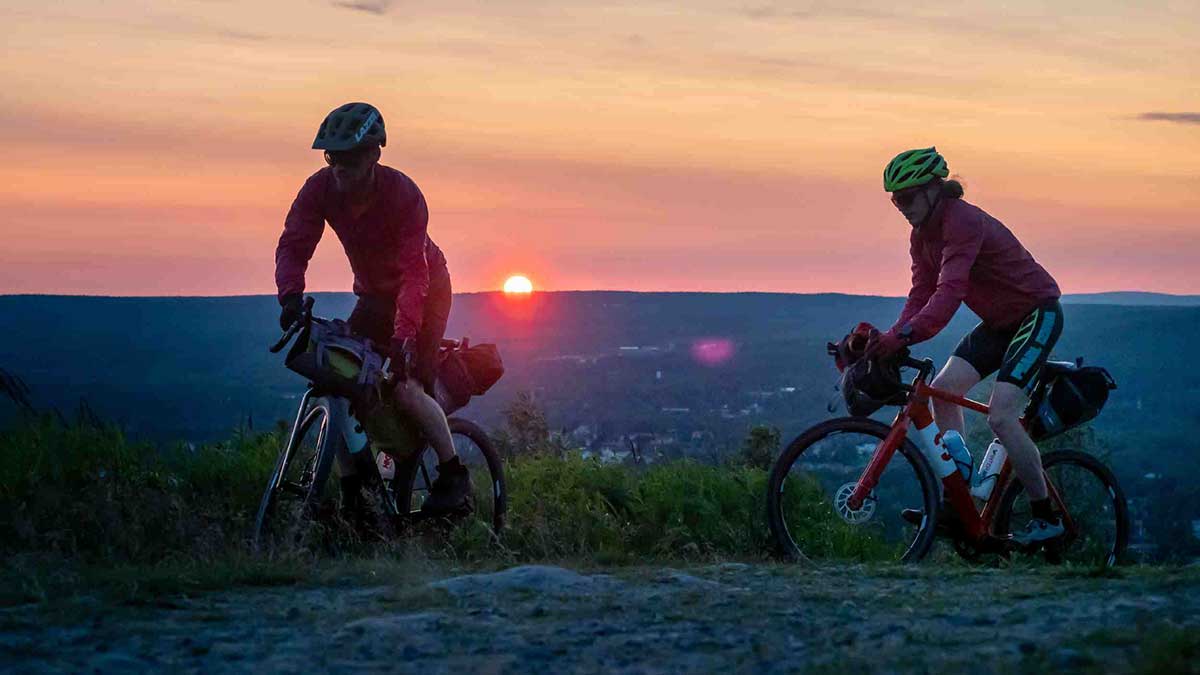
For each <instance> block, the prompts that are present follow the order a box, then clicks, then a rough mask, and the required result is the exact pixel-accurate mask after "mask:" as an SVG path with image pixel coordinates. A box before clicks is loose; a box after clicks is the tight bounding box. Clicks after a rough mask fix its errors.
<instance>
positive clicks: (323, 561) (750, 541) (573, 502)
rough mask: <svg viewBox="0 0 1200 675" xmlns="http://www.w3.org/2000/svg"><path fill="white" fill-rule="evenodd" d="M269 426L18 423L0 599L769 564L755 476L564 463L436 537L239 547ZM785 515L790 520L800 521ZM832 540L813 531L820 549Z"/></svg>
mask: <svg viewBox="0 0 1200 675" xmlns="http://www.w3.org/2000/svg"><path fill="white" fill-rule="evenodd" d="M281 440H282V438H281V434H280V433H279V432H268V433H259V434H235V435H234V437H233V438H231V439H230V440H229V441H226V442H223V443H217V444H212V445H205V446H202V447H192V446H188V445H184V444H177V445H172V446H167V447H156V446H153V445H150V444H145V443H135V442H131V441H129V440H128V439H126V438H125V437H124V436H123V435H122V434H121V432H120V431H119V430H117V429H116V428H113V427H108V426H103V425H96V424H67V423H64V422H62V421H61V420H59V419H57V418H52V417H49V416H45V417H28V418H26V419H25V420H24V421H23V422H22V423H21V424H19V425H17V426H15V427H13V428H11V429H8V430H5V431H3V432H0V572H3V573H4V581H3V582H0V602H2V603H4V604H9V605H11V604H14V603H23V602H39V601H44V600H46V599H50V598H54V597H62V596H64V595H68V594H70V593H71V592H73V590H72V589H89V588H92V589H100V590H101V591H102V592H104V593H109V594H112V595H114V596H116V597H118V598H132V597H141V596H143V595H147V594H149V595H153V594H154V593H156V592H160V591H162V592H165V591H177V592H191V591H198V590H206V589H213V588H225V587H229V586H231V585H272V584H286V583H297V582H299V581H301V580H305V579H314V578H318V577H321V576H322V575H323V574H324V573H325V572H324V570H327V569H334V568H339V567H341V568H343V569H341V570H340V571H344V568H345V566H346V565H348V564H350V563H349V562H347V561H355V560H356V561H360V562H358V563H355V564H358V565H360V566H366V567H370V566H371V565H377V564H380V563H379V560H380V559H381V558H386V559H390V560H396V561H400V563H401V564H405V565H410V564H418V565H426V566H427V565H429V564H436V565H437V566H439V567H442V568H446V567H451V568H453V567H469V568H473V569H478V568H486V567H490V566H496V565H505V564H512V563H519V562H528V561H539V562H541V561H560V560H571V561H574V562H575V563H576V564H582V565H585V566H606V565H616V564H629V563H635V562H636V563H645V562H650V561H655V560H671V561H676V562H678V561H706V560H715V559H723V560H727V559H755V560H762V559H765V558H766V557H768V555H769V553H770V548H769V546H768V541H769V534H768V528H767V525H766V518H765V514H764V508H763V501H762V499H763V494H764V493H765V486H766V472H765V471H764V470H762V469H757V468H750V467H744V466H708V465H701V464H697V463H693V462H686V461H683V462H672V463H669V464H663V465H654V466H649V467H633V466H622V465H603V464H600V463H598V462H596V461H593V460H585V459H582V458H581V457H580V456H578V455H577V454H568V455H567V456H566V457H564V458H557V457H545V456H543V457H519V458H517V459H513V460H509V461H508V462H507V463H506V467H505V471H506V477H507V481H508V488H509V494H510V501H509V519H508V522H509V527H508V528H507V529H506V531H505V532H504V533H503V536H502V537H501V538H500V539H499V540H497V539H496V538H495V537H494V536H492V534H491V533H490V531H489V530H488V529H487V528H486V527H485V526H483V525H482V523H476V524H475V525H474V526H468V527H460V528H457V529H455V530H453V531H452V532H451V533H450V535H449V537H448V538H447V537H442V538H435V539H430V538H428V537H427V538H424V539H417V540H410V541H401V542H396V543H389V544H379V545H366V544H362V543H361V542H358V541H354V540H352V539H350V540H347V539H343V540H341V541H339V542H338V546H337V551H338V554H337V555H334V556H331V555H330V552H329V550H328V549H323V550H301V551H288V552H284V553H283V554H282V555H280V556H277V557H275V558H272V559H267V560H264V559H261V558H258V557H255V556H253V555H252V554H251V552H250V548H249V541H248V539H249V535H250V531H251V527H252V522H253V516H254V514H255V511H256V509H257V506H258V501H259V498H260V497H261V491H262V489H263V486H264V483H265V481H266V478H267V476H268V475H269V474H270V472H271V470H272V468H273V466H274V461H275V457H276V452H277V449H278V448H279V446H280V444H281ZM800 517H801V516H800V514H797V520H799V519H800ZM839 537H842V535H840V534H839V535H838V536H836V537H834V536H830V537H825V539H827V540H829V541H834V540H838V539H839Z"/></svg>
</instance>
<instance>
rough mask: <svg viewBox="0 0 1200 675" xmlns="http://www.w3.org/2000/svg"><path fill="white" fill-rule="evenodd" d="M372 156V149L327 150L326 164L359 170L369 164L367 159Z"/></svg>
mask: <svg viewBox="0 0 1200 675" xmlns="http://www.w3.org/2000/svg"><path fill="white" fill-rule="evenodd" d="M370 154H371V149H370V148H364V149H362V150H326V151H325V163H326V164H328V165H329V166H345V167H352V168H357V167H361V166H363V165H364V164H366V163H367V158H368V157H369V156H370Z"/></svg>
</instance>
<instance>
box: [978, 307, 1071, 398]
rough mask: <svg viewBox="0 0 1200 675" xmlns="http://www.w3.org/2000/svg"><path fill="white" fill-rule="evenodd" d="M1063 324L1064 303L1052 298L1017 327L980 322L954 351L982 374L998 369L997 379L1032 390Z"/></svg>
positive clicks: (988, 373)
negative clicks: (998, 326)
mask: <svg viewBox="0 0 1200 675" xmlns="http://www.w3.org/2000/svg"><path fill="white" fill-rule="evenodd" d="M1062 327H1063V314H1062V305H1061V304H1060V303H1059V301H1058V300H1049V301H1046V302H1044V303H1042V304H1040V305H1038V306H1037V307H1035V308H1034V309H1033V311H1032V312H1030V313H1029V315H1028V316H1026V317H1025V318H1024V319H1023V320H1022V321H1021V323H1019V324H1017V325H1016V327H1014V328H1011V329H1006V330H995V329H993V328H988V327H987V326H985V325H983V324H982V323H981V324H979V325H978V326H976V327H975V328H974V329H973V330H972V331H971V332H970V333H967V334H966V335H965V336H963V339H962V340H960V341H959V343H958V347H956V348H955V349H954V355H955V356H957V357H958V358H960V359H963V360H964V361H966V362H967V363H969V364H971V366H972V367H974V368H975V370H977V371H979V376H980V377H987V376H988V375H991V374H992V373H996V381H997V382H1008V383H1010V384H1015V385H1017V386H1018V387H1020V388H1021V389H1023V390H1025V393H1026V394H1029V393H1030V392H1031V391H1032V390H1033V387H1034V386H1035V385H1036V384H1037V378H1038V374H1039V373H1041V371H1042V366H1044V365H1045V364H1046V360H1047V359H1049V358H1050V350H1051V349H1053V348H1054V344H1055V343H1056V342H1058V336H1059V335H1061V334H1062Z"/></svg>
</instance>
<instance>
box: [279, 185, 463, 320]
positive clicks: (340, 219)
mask: <svg viewBox="0 0 1200 675" xmlns="http://www.w3.org/2000/svg"><path fill="white" fill-rule="evenodd" d="M375 181H376V183H375V190H376V193H375V196H374V198H373V201H372V202H371V205H370V206H369V207H368V208H367V210H366V211H365V212H364V213H363V214H362V215H361V216H359V217H357V218H356V217H354V215H353V214H352V213H351V212H350V209H349V207H348V204H347V203H346V197H345V195H344V194H343V193H341V192H339V191H338V190H337V189H335V187H334V182H333V172H332V170H331V169H330V168H329V167H326V168H323V169H321V170H320V171H318V172H316V173H314V174H313V175H312V176H310V177H309V178H308V180H307V181H305V182H304V186H303V187H301V188H300V193H299V194H297V195H296V199H295V201H293V202H292V208H291V210H289V211H288V214H287V219H286V220H285V221H284V225H283V234H282V235H280V237H279V245H278V246H277V247H276V249H275V285H276V287H277V288H278V290H279V297H281V298H282V297H283V296H285V295H289V294H294V293H303V292H304V273H305V271H306V270H307V269H308V262H309V260H311V259H312V255H313V251H314V250H315V249H316V248H317V242H319V241H320V240H321V235H322V233H323V232H324V231H325V223H326V222H328V223H329V226H330V227H331V228H332V229H333V231H334V233H335V234H336V235H337V237H338V240H340V241H341V242H342V248H343V249H345V251H346V257H348V258H349V259H350V269H351V270H353V272H354V293H355V294H356V295H360V296H361V295H376V296H387V297H392V298H395V301H396V316H395V321H394V330H395V332H394V336H393V337H394V338H395V339H397V340H402V339H404V338H410V337H415V336H416V334H417V331H418V330H419V329H420V327H421V318H422V312H423V308H424V303H425V296H426V295H427V294H428V292H429V268H430V266H433V265H445V264H446V259H445V257H444V256H443V255H442V251H441V249H439V248H438V247H437V245H436V244H434V243H433V241H432V240H431V239H430V238H429V236H428V233H427V228H428V224H429V209H428V207H427V206H426V205H425V197H424V195H422V194H421V190H420V189H419V188H418V187H417V184H416V183H414V182H413V181H412V179H411V178H409V177H408V176H406V175H404V174H403V173H401V172H399V171H397V170H395V169H393V168H391V167H387V166H383V165H379V166H376V167H375Z"/></svg>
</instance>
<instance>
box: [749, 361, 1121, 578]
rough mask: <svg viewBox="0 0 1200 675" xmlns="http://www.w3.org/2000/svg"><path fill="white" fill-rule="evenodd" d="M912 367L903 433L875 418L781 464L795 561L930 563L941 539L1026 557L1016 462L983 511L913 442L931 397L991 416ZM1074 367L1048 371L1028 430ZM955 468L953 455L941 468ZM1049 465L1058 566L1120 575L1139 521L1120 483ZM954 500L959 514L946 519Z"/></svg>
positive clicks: (778, 524) (819, 429)
mask: <svg viewBox="0 0 1200 675" xmlns="http://www.w3.org/2000/svg"><path fill="white" fill-rule="evenodd" d="M900 364H901V365H902V366H903V367H905V368H915V369H916V370H917V374H916V376H915V377H914V378H913V379H912V381H911V382H909V383H904V382H898V383H897V385H898V387H899V391H900V392H901V395H902V396H903V403H902V407H901V409H900V412H899V413H898V414H897V415H896V418H895V419H894V420H893V421H892V423H891V425H887V424H884V423H882V422H879V421H876V420H873V419H870V418H868V417H843V418H838V419H832V420H828V421H826V422H821V423H820V424H817V425H816V426H813V427H812V428H810V429H808V430H807V431H805V432H804V433H802V434H800V436H799V437H797V438H796V439H795V440H793V441H792V442H791V444H789V445H788V447H787V448H786V449H785V450H784V452H783V454H782V455H781V456H780V457H779V459H778V461H776V463H775V465H774V468H773V469H772V470H771V474H770V478H769V481H768V488H767V490H768V494H767V504H768V508H767V516H768V520H769V522H770V527H771V533H772V535H773V538H774V540H775V543H776V545H777V546H778V548H779V549H780V550H781V551H782V552H783V553H784V554H785V555H786V556H788V557H791V558H793V559H806V558H854V559H874V560H897V559H898V560H900V561H904V562H913V561H918V560H921V559H922V558H924V557H925V555H926V554H928V553H929V551H930V548H931V547H932V546H933V543H934V537H935V533H938V530H939V529H940V530H941V534H944V535H946V536H948V537H949V538H950V539H951V542H952V543H953V546H954V549H955V551H957V552H958V553H959V554H960V555H962V556H963V557H965V558H968V559H975V558H977V557H979V556H980V555H981V554H984V553H996V554H1001V555H1008V554H1009V553H1011V552H1012V551H1014V550H1018V547H1017V546H1016V544H1015V543H1014V542H1012V540H1011V532H1012V531H1013V530H1014V529H1015V528H1018V527H1021V526H1022V525H1023V524H1024V522H1025V521H1026V520H1028V518H1029V517H1030V513H1029V510H1028V500H1027V499H1020V500H1018V497H1020V495H1021V494H1022V492H1023V488H1022V486H1021V482H1020V481H1019V480H1016V479H1015V475H1014V474H1013V472H1012V469H1011V466H1010V464H1009V462H1008V461H1007V460H1006V461H1005V463H1004V464H1003V465H1002V466H1001V468H1000V469H999V475H998V478H997V481H996V484H995V486H994V487H993V489H992V490H991V493H990V496H989V497H988V499H987V500H986V501H984V502H983V503H982V504H981V505H979V506H977V505H976V501H975V499H974V498H973V497H972V495H971V493H970V486H969V485H968V484H967V482H966V481H965V480H963V479H962V477H961V475H960V474H959V472H958V471H952V472H951V473H950V474H948V475H947V474H946V473H945V472H944V471H943V472H942V475H943V476H944V477H943V478H942V479H941V480H940V481H939V479H938V477H937V474H935V471H934V468H933V467H934V465H933V464H932V463H931V462H930V460H929V458H928V457H927V455H926V453H927V452H929V451H928V450H924V451H923V450H922V449H920V448H919V447H918V443H917V442H915V441H919V440H920V439H919V438H914V436H917V434H910V433H909V425H910V422H911V423H913V425H914V428H916V429H922V428H926V427H928V426H929V425H930V424H932V422H933V416H932V413H931V412H930V409H929V399H930V398H936V399H939V400H942V401H948V402H950V403H953V404H956V405H958V406H961V407H963V408H966V409H968V410H972V411H975V412H978V413H981V414H984V415H986V414H987V412H988V406H987V405H986V404H983V403H980V402H978V401H973V400H970V399H968V398H965V397H960V396H955V395H954V394H951V393H949V392H945V391H941V390H939V389H936V388H934V387H932V386H930V385H929V384H927V380H928V379H929V378H930V376H931V375H932V374H933V372H934V365H933V361H931V360H929V359H925V360H917V359H914V358H911V357H909V356H907V355H905V356H903V357H902V358H901V360H900ZM1073 368H1075V364H1072V363H1069V362H1054V361H1051V362H1048V363H1047V364H1046V365H1045V367H1044V370H1043V373H1042V376H1041V378H1040V381H1039V384H1038V385H1037V387H1036V388H1035V390H1034V392H1033V394H1032V395H1031V397H1030V400H1031V404H1030V406H1029V408H1027V410H1026V413H1025V416H1024V419H1023V420H1022V421H1023V423H1026V424H1027V425H1028V420H1029V418H1030V410H1032V409H1034V408H1035V405H1036V403H1037V402H1039V401H1040V400H1041V399H1042V397H1043V396H1044V395H1045V388H1046V386H1047V382H1049V381H1051V380H1052V379H1053V378H1054V376H1055V375H1056V374H1059V373H1062V372H1067V371H1069V370H1070V369H1073ZM939 452H940V451H939ZM948 459H950V458H949V456H948V455H945V456H942V457H940V458H939V459H938V460H937V461H939V462H944V461H946V460H948ZM1042 466H1043V468H1044V471H1045V476H1046V486H1047V488H1048V489H1049V493H1050V499H1051V503H1052V505H1053V507H1054V509H1055V512H1056V514H1057V515H1058V516H1059V517H1060V518H1061V519H1062V521H1063V524H1064V526H1065V528H1066V533H1065V535H1064V536H1063V537H1061V538H1060V539H1058V540H1056V541H1055V542H1054V543H1052V544H1048V545H1046V546H1045V547H1044V548H1043V550H1044V553H1045V555H1046V558H1047V559H1048V560H1050V561H1051V562H1063V561H1067V562H1073V563H1081V564H1096V565H1105V566H1111V565H1115V564H1116V563H1117V561H1118V560H1119V559H1120V558H1121V555H1122V554H1123V553H1124V551H1125V547H1126V544H1127V543H1128V539H1129V514H1128V507H1127V505H1126V502H1125V496H1124V493H1123V492H1122V491H1121V487H1120V485H1119V484H1118V483H1117V480H1116V477H1115V476H1114V475H1113V472H1112V471H1111V470H1110V469H1109V468H1108V467H1107V466H1105V465H1104V464H1103V463H1102V462H1101V461H1100V460H1098V459H1096V458H1095V457H1093V456H1092V455H1089V454H1085V453H1083V452H1079V451H1075V450H1060V451H1054V452H1048V453H1045V454H1043V455H1042ZM951 467H953V463H951ZM943 493H944V496H945V500H944V502H945V504H947V505H948V506H949V507H950V511H951V512H950V513H943V512H942V504H943V499H942V498H941V495H942V494H943ZM1018 501H1019V502H1020V503H1019V504H1018ZM905 509H920V510H921V511H923V516H924V517H922V518H921V520H920V523H919V524H917V525H915V526H914V525H913V524H911V523H910V522H907V521H905V520H904V519H903V518H902V517H901V512H902V511H903V510H905ZM939 523H942V525H941V527H940V528H939Z"/></svg>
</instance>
